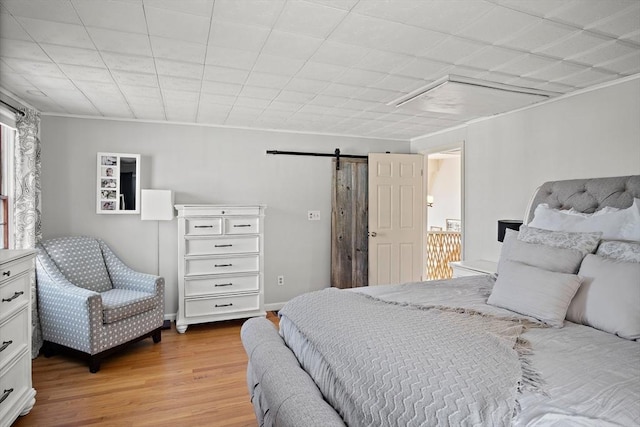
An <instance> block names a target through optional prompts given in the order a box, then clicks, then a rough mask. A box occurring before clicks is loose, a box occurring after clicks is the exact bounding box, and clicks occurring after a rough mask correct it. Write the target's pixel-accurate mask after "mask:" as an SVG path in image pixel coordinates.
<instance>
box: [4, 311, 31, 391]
mask: <svg viewBox="0 0 640 427" xmlns="http://www.w3.org/2000/svg"><path fill="white" fill-rule="evenodd" d="M27 325H29V318H28V316H27V309H26V308H24V309H22V310H21V311H19V312H18V313H17V314H16V315H14V316H13V317H11V318H10V319H9V320H7V321H6V322H4V323H2V324H0V366H3V365H4V364H5V362H7V361H8V360H10V359H12V358H13V357H14V356H15V355H16V354H18V353H20V352H21V351H23V350H24V349H25V348H27V345H28V343H27V338H28V332H29V330H28V329H27V328H28V326H27ZM29 326H30V325H29ZM0 392H2V390H0Z"/></svg>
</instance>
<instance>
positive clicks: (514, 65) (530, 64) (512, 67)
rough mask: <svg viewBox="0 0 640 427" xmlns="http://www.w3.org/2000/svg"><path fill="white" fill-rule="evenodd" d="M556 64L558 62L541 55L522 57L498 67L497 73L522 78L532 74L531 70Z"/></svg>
mask: <svg viewBox="0 0 640 427" xmlns="http://www.w3.org/2000/svg"><path fill="white" fill-rule="evenodd" d="M556 62H557V60H554V59H549V58H546V57H543V56H539V55H534V54H529V55H521V56H519V57H518V58H516V59H514V60H513V61H509V62H507V63H505V64H503V65H501V66H499V67H496V71H502V72H504V73H508V74H514V75H516V76H521V75H523V74H526V73H529V72H531V70H537V69H540V68H546V67H549V66H551V65H553V64H554V63H556Z"/></svg>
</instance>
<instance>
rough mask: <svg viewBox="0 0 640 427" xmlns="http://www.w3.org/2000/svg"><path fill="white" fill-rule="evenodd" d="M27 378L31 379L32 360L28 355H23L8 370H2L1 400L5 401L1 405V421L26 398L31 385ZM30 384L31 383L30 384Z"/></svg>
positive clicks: (0, 376) (0, 382) (0, 381)
mask: <svg viewBox="0 0 640 427" xmlns="http://www.w3.org/2000/svg"><path fill="white" fill-rule="evenodd" d="M26 378H31V358H30V355H29V354H28V353H26V352H25V353H23V354H22V356H20V358H19V359H18V360H17V361H16V363H14V364H13V365H12V366H10V367H9V368H8V369H7V370H4V369H3V370H2V373H1V374H0V384H2V387H0V400H2V397H4V398H5V399H4V400H3V401H2V403H0V420H6V419H7V417H8V415H9V411H10V410H13V409H15V405H16V404H17V403H18V402H19V400H20V399H21V398H22V397H23V396H24V394H25V393H26V391H27V388H29V387H31V385H30V384H29V385H27V381H26ZM29 383H30V382H29Z"/></svg>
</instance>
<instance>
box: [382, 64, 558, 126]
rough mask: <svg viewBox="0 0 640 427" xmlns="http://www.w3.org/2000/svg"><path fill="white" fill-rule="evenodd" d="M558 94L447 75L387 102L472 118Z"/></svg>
mask: <svg viewBox="0 0 640 427" xmlns="http://www.w3.org/2000/svg"><path fill="white" fill-rule="evenodd" d="M557 95H559V94H557V93H554V92H547V91H543V90H537V89H531V88H526V87H519V86H511V85H506V84H502V83H495V82H489V81H484V80H478V79H473V78H470V77H462V76H456V75H448V76H445V77H443V78H441V79H438V80H436V81H435V82H433V83H431V84H429V85H427V86H425V87H422V88H420V89H418V90H415V91H413V92H411V93H410V94H408V95H405V96H403V97H402V98H399V99H396V100H394V101H391V102H390V103H388V104H387V105H393V106H395V107H398V108H407V109H412V110H420V111H428V112H431V113H440V114H451V115H455V116H458V117H462V118H469V119H471V118H476V117H486V116H492V115H494V114H500V113H504V112H506V111H512V110H515V109H518V108H522V107H526V106H528V105H531V104H535V103H538V102H542V101H545V100H547V99H549V98H551V97H553V96H557Z"/></svg>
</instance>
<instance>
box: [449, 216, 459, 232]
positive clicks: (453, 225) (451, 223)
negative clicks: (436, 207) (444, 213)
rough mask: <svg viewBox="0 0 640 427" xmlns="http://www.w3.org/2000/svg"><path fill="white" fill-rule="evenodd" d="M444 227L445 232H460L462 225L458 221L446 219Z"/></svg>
mask: <svg viewBox="0 0 640 427" xmlns="http://www.w3.org/2000/svg"><path fill="white" fill-rule="evenodd" d="M446 225H447V231H458V232H460V231H462V224H461V221H460V220H459V219H447V220H446Z"/></svg>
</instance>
